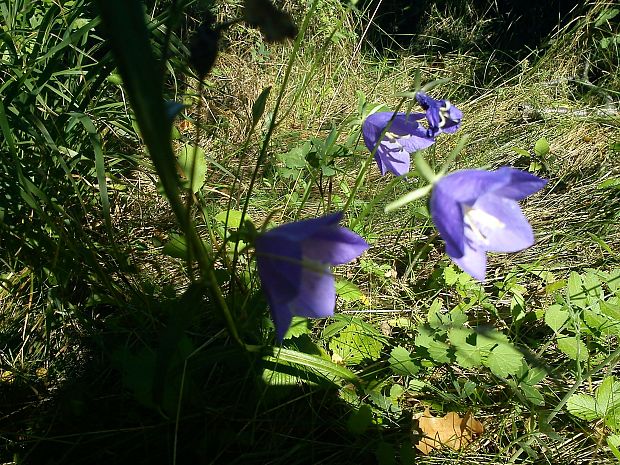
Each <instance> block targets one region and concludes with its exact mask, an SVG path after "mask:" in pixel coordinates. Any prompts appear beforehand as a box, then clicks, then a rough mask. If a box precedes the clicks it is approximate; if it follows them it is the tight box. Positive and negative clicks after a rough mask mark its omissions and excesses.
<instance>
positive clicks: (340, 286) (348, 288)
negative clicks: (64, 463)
mask: <svg viewBox="0 0 620 465" xmlns="http://www.w3.org/2000/svg"><path fill="white" fill-rule="evenodd" d="M336 294H337V295H338V297H340V298H341V299H342V300H344V301H345V302H355V301H358V300H359V301H361V302H362V303H367V302H368V299H367V297H366V296H365V295H364V294H363V293H362V291H360V288H359V287H357V286H356V285H355V284H353V283H352V282H351V281H347V280H346V279H337V280H336Z"/></svg>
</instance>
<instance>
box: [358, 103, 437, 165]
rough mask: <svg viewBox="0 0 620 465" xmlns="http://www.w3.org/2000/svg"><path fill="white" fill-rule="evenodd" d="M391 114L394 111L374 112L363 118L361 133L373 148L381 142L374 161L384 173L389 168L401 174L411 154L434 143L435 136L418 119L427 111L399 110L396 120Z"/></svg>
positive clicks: (369, 147) (371, 149)
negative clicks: (409, 111)
mask: <svg viewBox="0 0 620 465" xmlns="http://www.w3.org/2000/svg"><path fill="white" fill-rule="evenodd" d="M392 116H394V113H392V112H389V111H386V112H378V113H373V114H372V115H370V116H369V117H368V118H366V120H365V121H364V124H363V125H362V134H363V135H364V143H365V144H366V147H368V150H370V151H371V152H372V151H373V150H374V148H375V146H376V145H377V144H379V146H378V147H377V150H376V151H375V161H376V162H377V165H378V166H379V170H380V171H381V174H382V175H385V173H387V172H388V171H390V172H392V173H394V174H395V175H396V176H401V175H403V174H405V173H407V172H409V166H410V163H411V157H410V154H411V153H413V152H415V151H416V150H421V149H425V148H426V147H429V146H431V145H433V144H434V143H435V139H434V138H433V137H430V136H428V134H427V130H426V128H425V127H423V126H421V125H420V124H419V123H418V120H420V119H421V118H423V117H424V114H422V113H411V114H409V115H407V114H406V113H397V114H396V115H395V116H394V119H393V120H392ZM390 120H392V121H391V122H390ZM388 125H389V127H388V129H387V131H386V132H385V134H384V136H383V138H381V134H382V133H383V131H384V130H385V128H386V127H387V126H388ZM379 139H381V140H379Z"/></svg>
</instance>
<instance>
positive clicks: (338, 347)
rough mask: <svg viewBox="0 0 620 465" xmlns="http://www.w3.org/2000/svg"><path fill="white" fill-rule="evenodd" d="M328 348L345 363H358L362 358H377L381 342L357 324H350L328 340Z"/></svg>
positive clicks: (381, 346)
mask: <svg viewBox="0 0 620 465" xmlns="http://www.w3.org/2000/svg"><path fill="white" fill-rule="evenodd" d="M329 348H330V350H331V351H332V352H333V353H335V354H338V355H339V356H340V358H341V359H342V360H343V362H344V363H345V364H348V365H354V364H359V363H360V362H362V360H367V359H368V360H377V359H378V358H379V355H380V354H381V349H382V348H383V343H382V342H381V341H379V340H377V339H376V338H375V337H374V336H373V335H368V333H367V332H366V331H365V330H364V328H362V327H361V326H359V325H357V324H351V325H349V326H347V327H346V328H345V329H343V330H342V331H340V334H338V335H337V336H336V337H333V338H332V339H331V340H330V341H329Z"/></svg>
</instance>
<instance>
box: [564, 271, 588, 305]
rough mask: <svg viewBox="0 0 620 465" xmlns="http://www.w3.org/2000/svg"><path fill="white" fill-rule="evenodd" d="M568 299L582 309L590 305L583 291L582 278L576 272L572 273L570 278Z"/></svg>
mask: <svg viewBox="0 0 620 465" xmlns="http://www.w3.org/2000/svg"><path fill="white" fill-rule="evenodd" d="M567 291H568V299H569V301H570V302H571V303H572V304H573V305H576V306H578V307H580V308H585V307H586V306H587V304H588V302H587V298H586V297H587V296H586V292H585V291H584V289H583V282H582V280H581V276H580V275H579V273H577V272H576V271H571V273H570V276H569V277H568V286H567Z"/></svg>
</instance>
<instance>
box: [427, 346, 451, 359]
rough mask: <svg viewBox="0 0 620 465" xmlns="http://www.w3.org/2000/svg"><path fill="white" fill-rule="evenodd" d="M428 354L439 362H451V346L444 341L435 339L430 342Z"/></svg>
mask: <svg viewBox="0 0 620 465" xmlns="http://www.w3.org/2000/svg"><path fill="white" fill-rule="evenodd" d="M427 350H428V354H429V355H430V356H431V358H432V359H433V360H435V361H436V362H439V363H450V362H452V359H451V357H450V355H449V354H450V346H449V345H448V344H446V343H445V342H442V341H436V340H433V341H431V343H430V344H429V347H428V349H427Z"/></svg>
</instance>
